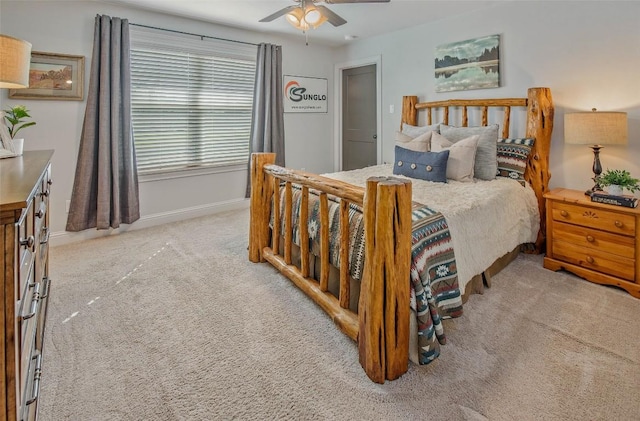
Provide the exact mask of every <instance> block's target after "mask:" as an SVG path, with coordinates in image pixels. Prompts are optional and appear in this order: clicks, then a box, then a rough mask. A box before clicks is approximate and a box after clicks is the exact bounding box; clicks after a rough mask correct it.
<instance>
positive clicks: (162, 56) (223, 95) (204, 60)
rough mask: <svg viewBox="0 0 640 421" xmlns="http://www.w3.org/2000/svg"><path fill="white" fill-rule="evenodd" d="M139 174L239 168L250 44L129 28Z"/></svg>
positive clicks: (244, 152) (250, 78) (247, 126)
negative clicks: (223, 167)
mask: <svg viewBox="0 0 640 421" xmlns="http://www.w3.org/2000/svg"><path fill="white" fill-rule="evenodd" d="M130 37H131V103H132V104H131V105H132V114H133V134H134V140H135V146H136V157H137V162H138V172H139V173H140V174H151V173H160V172H167V171H176V170H183V169H193V168H202V167H207V166H223V165H234V164H244V163H246V162H247V160H248V155H249V136H250V131H251V107H252V102H253V87H254V78H255V61H256V46H254V45H245V44H241V43H235V42H231V41H222V40H215V39H209V38H204V39H200V38H198V37H194V36H191V35H183V34H175V33H170V32H165V31H159V30H153V29H149V28H142V27H135V26H132V27H131V30H130Z"/></svg>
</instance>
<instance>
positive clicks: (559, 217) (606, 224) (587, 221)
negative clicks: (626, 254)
mask: <svg viewBox="0 0 640 421" xmlns="http://www.w3.org/2000/svg"><path fill="white" fill-rule="evenodd" d="M551 212H552V216H553V219H554V220H555V221H560V222H567V223H569V224H574V225H581V226H584V227H590V228H596V229H599V230H603V231H608V232H612V233H616V234H622V235H627V236H631V237H634V236H635V233H636V218H635V217H634V216H633V215H629V214H625V213H619V212H615V211H609V210H606V209H601V208H590V207H586V206H579V205H572V204H569V203H563V202H553V205H552V209H551Z"/></svg>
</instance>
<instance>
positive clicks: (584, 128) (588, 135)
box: [564, 108, 627, 195]
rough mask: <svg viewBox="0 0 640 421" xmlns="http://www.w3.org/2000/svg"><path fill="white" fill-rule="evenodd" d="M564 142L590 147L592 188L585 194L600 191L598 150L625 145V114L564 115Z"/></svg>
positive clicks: (581, 113) (584, 113)
mask: <svg viewBox="0 0 640 421" xmlns="http://www.w3.org/2000/svg"><path fill="white" fill-rule="evenodd" d="M564 141H565V143H569V144H574V145H591V149H593V181H594V183H595V184H594V186H593V187H592V188H590V189H589V190H587V191H586V192H585V194H587V195H591V193H593V192H595V191H602V187H600V183H599V181H598V177H599V176H600V174H602V165H601V164H600V149H602V148H603V146H602V145H626V144H627V113H623V112H614V111H596V109H595V108H593V109H592V110H591V111H590V112H589V111H587V112H578V113H569V114H565V115H564Z"/></svg>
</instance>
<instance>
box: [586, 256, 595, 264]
mask: <svg viewBox="0 0 640 421" xmlns="http://www.w3.org/2000/svg"><path fill="white" fill-rule="evenodd" d="M587 262H588V263H591V264H593V262H594V260H593V257H591V256H587Z"/></svg>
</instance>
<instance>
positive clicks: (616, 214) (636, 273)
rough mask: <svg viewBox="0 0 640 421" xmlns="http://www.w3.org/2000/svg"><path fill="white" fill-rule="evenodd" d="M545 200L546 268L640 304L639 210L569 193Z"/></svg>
mask: <svg viewBox="0 0 640 421" xmlns="http://www.w3.org/2000/svg"><path fill="white" fill-rule="evenodd" d="M544 197H545V199H546V201H547V202H546V204H547V255H546V257H545V258H544V267H545V268H547V269H551V270H554V271H556V270H560V269H564V270H566V271H568V272H571V273H574V274H576V275H578V276H580V277H582V278H584V279H586V280H588V281H591V282H595V283H598V284H606V285H614V286H617V287H620V288H622V289H624V290H626V291H627V292H628V293H629V294H631V295H633V296H634V297H636V298H640V245H639V244H638V243H639V242H640V241H639V240H640V208H627V207H624V206H616V205H605V204H602V203H596V202H592V201H591V198H590V197H589V196H587V195H585V194H584V192H582V191H577V190H569V189H555V190H552V191H550V192H548V193H546V194H545V195H544Z"/></svg>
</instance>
